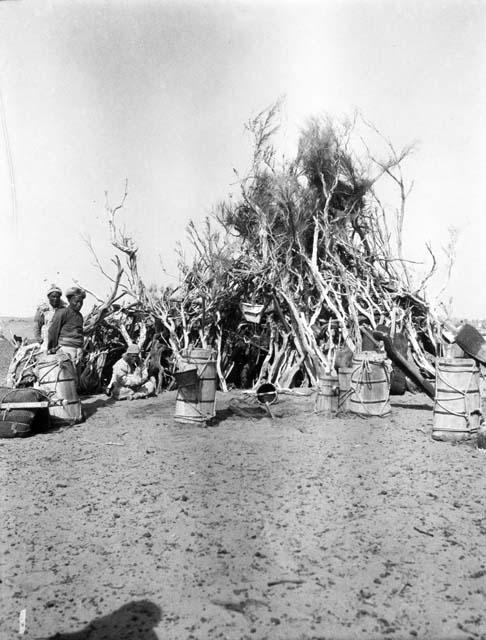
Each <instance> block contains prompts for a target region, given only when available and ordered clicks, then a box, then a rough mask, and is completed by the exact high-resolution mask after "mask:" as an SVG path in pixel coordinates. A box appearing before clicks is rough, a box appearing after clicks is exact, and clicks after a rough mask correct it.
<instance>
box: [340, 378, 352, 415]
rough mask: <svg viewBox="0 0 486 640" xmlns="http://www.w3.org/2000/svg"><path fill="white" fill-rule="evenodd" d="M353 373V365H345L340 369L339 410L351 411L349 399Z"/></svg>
mask: <svg viewBox="0 0 486 640" xmlns="http://www.w3.org/2000/svg"><path fill="white" fill-rule="evenodd" d="M352 373H353V369H352V367H344V368H342V369H338V372H337V375H338V386H339V395H338V411H339V412H343V413H344V412H346V411H349V406H350V405H349V401H350V399H351V393H352V392H351V374H352Z"/></svg>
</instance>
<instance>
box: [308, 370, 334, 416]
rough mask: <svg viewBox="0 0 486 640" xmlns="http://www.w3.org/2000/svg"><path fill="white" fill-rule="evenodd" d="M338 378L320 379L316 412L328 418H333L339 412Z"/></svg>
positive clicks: (327, 376) (323, 377)
mask: <svg viewBox="0 0 486 640" xmlns="http://www.w3.org/2000/svg"><path fill="white" fill-rule="evenodd" d="M338 394H339V386H338V377H337V376H332V375H324V376H322V377H321V378H320V379H319V384H318V387H317V394H316V400H315V406H314V411H315V412H316V413H320V414H323V415H326V416H332V415H334V414H335V413H337V410H338Z"/></svg>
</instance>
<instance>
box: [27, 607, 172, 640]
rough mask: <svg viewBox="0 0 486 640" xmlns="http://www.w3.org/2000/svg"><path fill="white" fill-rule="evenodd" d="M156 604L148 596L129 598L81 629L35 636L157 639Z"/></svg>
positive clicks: (53, 639) (70, 639)
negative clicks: (142, 598) (134, 599)
mask: <svg viewBox="0 0 486 640" xmlns="http://www.w3.org/2000/svg"><path fill="white" fill-rule="evenodd" d="M161 615H162V613H161V610H160V608H159V607H158V606H157V605H156V604H154V603H153V602H150V600H137V601H135V602H129V603H128V604H124V605H123V606H122V607H120V608H119V609H117V610H116V611H114V612H113V613H110V614H109V615H106V616H103V617H101V618H96V619H95V620H93V621H92V622H90V623H89V624H88V626H87V627H85V628H84V629H82V630H81V631H74V632H72V633H55V634H54V635H53V636H49V638H45V639H44V638H43V639H41V638H39V639H38V640H161V638H159V636H158V635H157V634H156V633H155V631H154V627H156V626H157V625H158V623H159V622H160V619H161Z"/></svg>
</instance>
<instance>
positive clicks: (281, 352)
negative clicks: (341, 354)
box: [81, 105, 440, 390]
mask: <svg viewBox="0 0 486 640" xmlns="http://www.w3.org/2000/svg"><path fill="white" fill-rule="evenodd" d="M277 119H278V105H275V106H274V107H272V108H271V109H269V110H266V111H264V112H262V113H261V114H259V115H258V116H256V117H255V118H254V119H253V120H252V121H250V122H249V123H248V126H247V128H248V131H249V132H250V134H251V135H252V136H253V142H254V152H253V157H252V163H251V167H250V170H249V171H248V174H247V175H246V176H245V177H242V178H241V177H239V178H238V189H239V191H238V193H237V194H236V195H234V196H232V197H229V198H228V199H227V200H226V201H224V202H222V203H220V204H219V205H218V206H217V208H216V211H215V215H214V216H213V219H212V220H210V219H207V220H206V221H205V222H204V224H203V225H201V227H200V228H198V227H196V225H195V224H194V223H190V225H189V227H188V236H189V239H190V242H191V245H192V248H193V253H194V256H193V258H192V260H191V261H190V262H189V263H188V262H187V261H185V260H184V259H183V257H182V253H181V254H180V264H179V268H180V276H179V278H180V280H179V284H178V286H176V287H164V288H161V289H156V288H154V287H147V286H146V285H145V284H144V283H143V281H142V279H141V278H140V275H139V272H138V266H137V247H136V245H135V244H134V242H133V240H132V239H131V238H130V237H129V236H127V235H126V233H124V232H122V231H120V228H119V226H118V224H117V214H118V212H119V211H120V210H121V209H122V208H123V206H124V204H125V199H126V196H127V191H126V190H125V194H124V196H123V199H122V201H121V203H120V204H119V205H118V206H117V207H115V208H111V207H110V206H109V205H108V204H107V205H106V212H107V217H108V225H109V230H110V239H111V243H112V245H113V248H114V249H115V251H116V255H115V257H114V259H113V266H114V268H115V272H114V274H113V275H111V274H110V273H108V272H107V271H106V270H105V269H104V268H103V267H102V265H101V264H100V262H99V260H98V259H97V257H96V254H95V253H94V250H93V248H92V247H91V249H92V250H93V254H94V255H95V258H96V260H97V263H98V266H99V268H100V269H102V271H103V273H105V275H106V276H107V278H109V280H110V281H111V285H112V287H111V288H112V291H111V294H110V295H109V296H108V298H107V299H106V300H101V299H100V300H99V304H97V305H96V306H95V307H94V308H93V310H92V311H91V313H90V314H89V315H88V316H87V318H86V334H87V339H86V347H87V350H86V351H87V361H86V367H89V366H91V370H96V371H97V373H98V383H99V382H100V380H102V379H103V377H104V378H106V377H107V376H108V375H109V371H110V366H111V365H112V363H113V361H114V359H115V358H116V357H118V356H119V354H120V353H121V352H122V351H123V349H124V348H125V346H126V344H128V343H130V342H136V343H138V344H139V345H140V346H141V347H142V349H143V350H144V353H145V354H146V359H147V362H148V363H149V365H151V366H152V368H153V369H154V370H155V369H159V370H160V371H161V375H160V377H159V381H160V386H162V387H169V388H170V387H171V385H172V371H173V368H174V366H175V364H176V363H177V361H178V359H180V358H181V357H183V352H184V350H185V349H188V348H190V347H197V346H199V347H205V348H208V347H211V348H214V349H215V352H216V355H217V370H218V376H219V381H220V386H221V388H222V389H223V390H225V389H227V386H228V385H230V384H232V385H238V386H243V387H248V386H251V385H255V384H259V383H260V382H261V381H263V380H267V381H270V382H272V383H274V384H276V385H277V386H279V387H284V388H287V387H292V386H301V385H311V386H314V385H316V384H318V381H319V378H320V377H321V376H322V375H323V374H324V373H326V372H330V371H332V369H333V368H334V364H335V357H336V352H337V350H339V349H340V348H342V347H348V348H349V349H351V350H352V351H355V350H360V349H361V348H362V327H363V326H364V325H366V326H368V327H369V328H370V329H374V328H376V327H377V326H378V325H381V326H383V325H386V326H387V327H388V329H389V330H390V332H391V333H392V334H395V333H397V332H403V333H404V334H405V335H406V337H407V338H408V341H409V344H410V357H413V358H414V360H415V362H416V364H417V365H418V366H419V368H420V369H421V371H422V373H425V374H427V373H432V372H433V370H434V365H433V356H434V355H435V354H436V351H437V344H438V340H439V337H440V325H439V323H438V321H437V320H436V319H435V317H434V315H433V314H432V312H431V309H430V307H429V305H428V303H427V301H426V297H425V294H424V284H425V282H426V281H427V279H428V277H430V275H431V274H429V275H428V276H427V277H426V278H425V279H423V280H422V282H421V283H420V284H418V285H416V286H415V287H414V286H412V284H411V282H412V280H413V278H412V276H411V274H410V272H409V267H408V265H407V262H406V261H405V260H404V258H403V255H402V230H403V221H404V214H405V204H406V199H407V196H408V194H409V192H410V188H411V186H410V185H407V184H406V183H405V181H404V178H403V174H402V163H403V162H404V160H405V159H406V158H407V156H408V154H409V153H410V152H411V148H405V149H403V150H401V151H396V150H395V148H394V147H393V145H392V144H391V143H390V142H389V141H387V140H386V139H384V138H383V137H381V140H382V142H384V146H385V148H386V149H387V154H386V156H385V158H383V159H379V158H377V157H376V156H375V155H374V154H372V153H371V151H370V150H369V148H368V146H367V145H366V143H365V141H364V138H363V136H362V135H361V134H360V133H358V129H362V128H363V127H364V129H365V130H367V131H368V132H369V133H370V134H372V135H373V136H379V137H380V134H379V132H378V131H377V130H376V128H374V127H373V126H372V125H369V124H368V123H366V122H364V121H363V120H362V119H357V118H356V119H355V120H354V121H351V122H345V123H343V124H339V123H336V122H333V121H331V120H329V119H317V118H316V119H313V120H311V121H310V122H309V123H308V125H307V126H306V128H305V129H304V130H303V131H302V132H301V135H300V140H299V144H298V149H297V153H296V155H295V158H293V159H292V160H279V159H277V154H276V151H275V149H274V147H273V136H274V134H275V132H276V129H277V125H276V122H277ZM358 125H359V126H358ZM357 141H358V142H359V143H360V147H361V149H362V151H363V152H362V154H361V155H359V154H358V153H357V152H356V148H357V145H356V142H357ZM383 180H389V181H391V184H393V185H394V186H395V187H396V189H397V198H398V205H397V206H396V208H395V209H394V210H392V211H391V212H390V211H387V210H386V207H385V206H384V205H383V204H382V202H381V200H380V198H379V195H378V193H379V185H380V183H381V182H382V181H383ZM390 214H391V216H390ZM390 217H391V218H392V220H393V219H394V223H395V224H394V232H393V234H392V233H391V232H390V230H389V227H390V224H389V221H390ZM434 268H435V260H434V261H433V268H432V270H433V269H434ZM81 284H82V283H81ZM243 302H246V303H249V304H252V305H259V306H260V315H261V319H260V321H259V322H254V321H247V320H246V319H245V317H244V315H243V314H242V311H241V304H242V303H243ZM102 354H104V356H103V357H102V358H101V361H100V355H102ZM100 362H101V363H102V365H101V366H100ZM93 379H94V378H93Z"/></svg>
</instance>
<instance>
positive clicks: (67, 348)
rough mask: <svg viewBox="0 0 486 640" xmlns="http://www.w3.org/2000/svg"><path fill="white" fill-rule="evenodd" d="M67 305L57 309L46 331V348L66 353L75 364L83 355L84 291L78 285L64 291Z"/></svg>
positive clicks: (50, 351)
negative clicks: (82, 308) (82, 309)
mask: <svg viewBox="0 0 486 640" xmlns="http://www.w3.org/2000/svg"><path fill="white" fill-rule="evenodd" d="M66 298H67V301H68V305H67V307H64V308H62V309H57V311H56V313H55V314H54V317H53V318H52V320H51V323H50V325H49V329H48V332H47V350H48V352H49V353H56V351H58V350H60V351H62V352H64V353H66V354H67V355H68V356H69V357H70V358H71V360H72V361H73V363H74V365H75V366H76V365H77V364H78V363H79V362H80V360H81V357H82V355H83V345H84V331H83V324H84V319H83V315H82V313H81V307H82V306H83V302H84V299H85V298H86V292H85V291H83V289H80V288H79V287H71V288H70V289H68V290H67V291H66Z"/></svg>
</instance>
